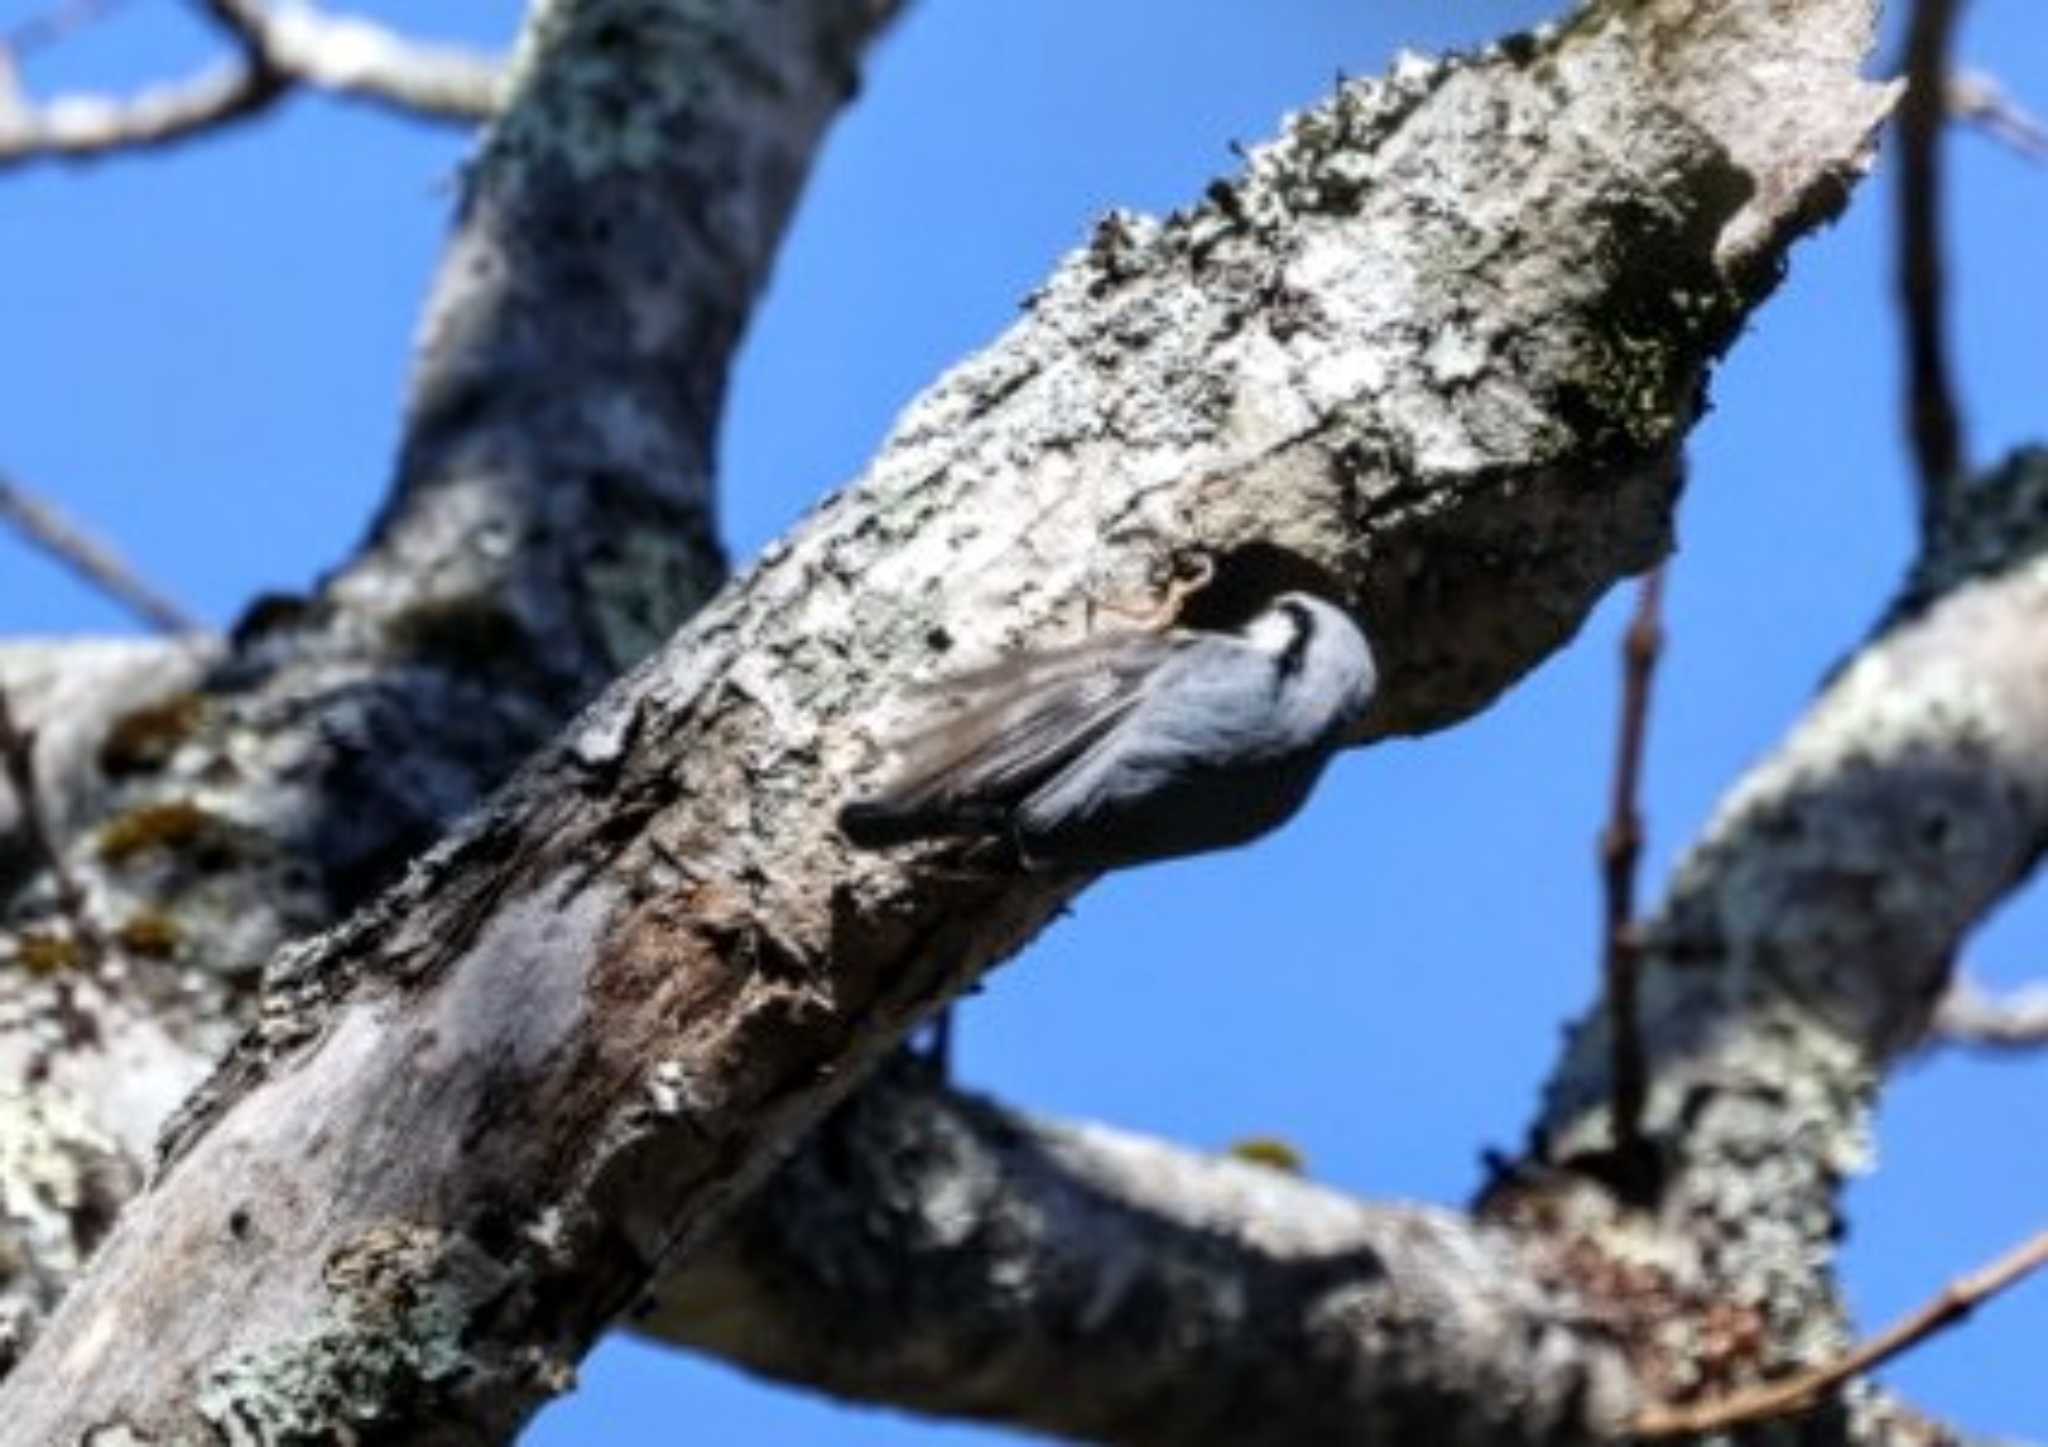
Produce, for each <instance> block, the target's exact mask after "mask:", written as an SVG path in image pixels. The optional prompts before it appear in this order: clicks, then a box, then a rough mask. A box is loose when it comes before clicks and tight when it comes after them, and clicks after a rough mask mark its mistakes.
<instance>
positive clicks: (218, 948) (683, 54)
mask: <svg viewBox="0 0 2048 1447" xmlns="http://www.w3.org/2000/svg"><path fill="white" fill-rule="evenodd" d="M895 8H896V7H895V6H894V5H893V4H891V3H884V0H864V3H852V4H850V3H847V0H810V3H803V4H792V5H783V6H776V7H771V8H770V9H768V10H760V9H756V8H754V7H740V8H737V9H735V10H734V11H732V12H731V13H726V12H721V11H718V10H715V9H711V10H707V9H706V8H705V7H701V6H694V5H688V4H682V3H674V0H667V3H602V0H589V3H566V0H565V3H555V4H542V5H538V6H537V7H536V9H535V12H534V15H533V18H532V24H531V27H530V33H529V34H528V36H527V38H526V41H525V43H524V45H523V46H522V51H521V59H520V64H519V73H518V76H517V78H516V83H515V95H514V97H513V99H512V101H511V103H510V107H509V111H508V115H507V119H506V123H505V125H504V126H503V127H502V128H501V129H500V130H499V131H498V132H497V133H495V135H494V137H493V139H492V141H491V143H490V144H489V145H488V146H487V147H486V148H485V150H484V152H483V154H482V155H481V156H480V157H479V158H478V160H477V161H476V162H475V164H474V166H473V167H472V169H471V172H470V174H469V176H468V178H467V179H468V184H467V188H466V192H465V199H464V206H463V210H462V214H461V215H460V216H459V217H458V221H457V226H456V229H455V232H454V235H453V238H452V240H451V243H450V256H449V259H448V261H447V262H446V263H445V264H444V266H443V268H442V275H441V278H440V280H439V281H438V283H437V285H436V287H435V291H434V296H433V299H432V301H431V303H430V306H429V309H428V317H427V322H426V325H425V327H424V329H423V336H422V339H421V345H420V353H419V358H418V361H417V364H416V373H415V378H414V384H413V389H412V391H413V395H412V399H411V403H410V409H409V416H408V418H407V427H406V435H405V438H406V440H405V447H404V453H403V455H402V456H401V458H400V460H399V467H398V471H397V475H396V477H395V479H394V484H393V492H392V498H391V501H390V502H389V503H388V504H387V506H386V508H385V510H384V513H383V515H382V517H381V518H380V519H379V521H378V523H377V526H376V528H375V530H374V532H373V534H372V536H371V537H370V538H368V539H367V540H366V541H365V543H364V544H363V546H362V547H361V548H360V549H359V550H358V552H357V553H356V555H355V556H354V557H353V558H352V559H351V560H350V561H349V562H348V563H347V565H346V566H345V567H343V568H342V569H341V570H340V571H338V572H337V573H336V574H335V575H333V576H332V577H330V578H329V579H327V580H326V581H325V582H324V583H323V584H322V585H321V586H320V588H319V589H318V590H317V591H316V592H315V593H314V595H313V596H311V597H310V598H306V599H291V598H271V599H265V600H263V601H261V602H260V603H258V604H257V605H256V606H255V607H254V608H252V610H251V611H250V613H249V615H248V616H247V617H246V618H245V619H244V620H243V622H242V623H241V624H240V625H239V626H238V628H237V629H236V631H235V635H234V637H233V638H232V639H230V640H226V641H224V642H222V643H218V644H204V643H199V644H191V645H183V644H181V645H177V646H175V647H169V648H166V647H164V646H160V645H79V644H57V643H50V644H33V643H30V644H16V645H13V646H10V647H6V648H0V686H5V687H6V688H7V689H8V692H9V697H10V700H11V702H12V703H13V704H14V706H15V710H16V712H17V714H18V715H19V716H20V717H21V718H22V719H23V720H24V721H25V722H27V723H28V724H30V725H31V726H34V727H36V728H37V730H38V733H39V739H38V744H37V749H36V755H37V764H38V775H39V777H40V780H41V782H42V784H43V791H44V794H45V797H46V801H47V803H48V804H49V806H50V808H49V813H50V814H51V817H52V822H53V825H54V829H55V832H56V834H57V836H58V837H59V839H60V840H63V841H67V842H68V844H69V848H68V849H67V853H68V855H69V856H70V867H71V872H72V873H73V874H74V875H75V876H76V877H77V878H78V879H79V880H80V881H81V882H82V883H83V884H84V886H85V888H86V892H87V895H88V900H89V914H90V917H91V923H92V925H93V928H94V930H95V931H96V932H97V933H98V934H100V935H101V936H103V937H104V939H105V941H106V943H107V954H106V957H105V958H103V959H101V960H99V961H98V962H97V963H94V962H92V961H90V960H88V959H87V958H86V952H85V951H84V950H83V949H82V948H81V947H80V944H79V941H77V940H76V939H75V938H74V937H73V933H72V931H71V930H70V929H69V927H68V924H67V922H66V921H65V920H64V919H63V918H62V916H61V912H60V911H58V910H57V909H56V908H55V900H54V896H53V893H52V890H51V888H50V881H49V879H48V878H47V877H46V876H43V875H41V873H40V860H39V858H38V855H37V851H36V849H35V848H34V847H33V844H32V841H30V840H29V839H27V838H26V836H25V835H24V834H23V833H22V831H21V829H20V828H19V818H18V814H17V812H16V810H15V807H14V802H13V801H12V800H11V799H0V894H4V896H5V897H6V898H7V901H8V907H7V914H6V916H5V918H6V923H7V928H5V929H0V960H4V961H5V962H6V963H7V964H9V965H11V966H19V965H20V964H24V963H31V962H33V963H36V964H39V965H42V966H46V967H48V966H54V968H43V969H39V970H36V971H30V970H25V969H22V968H18V967H15V968H8V969H5V970H4V971H0V1080H4V1081H5V1082H6V1084H7V1090H6V1092H5V1093H4V1094H0V1139H4V1140H5V1142H6V1161H7V1165H6V1167H5V1169H0V1240H4V1244H5V1247H6V1251H5V1255H6V1258H7V1260H8V1261H9V1262H10V1263H14V1264H13V1265H12V1266H10V1267H9V1268H8V1269H6V1270H5V1271H0V1360H6V1361H11V1360H12V1359H13V1357H14V1356H15V1355H16V1354H17V1353H18V1352H19V1351H20V1350H21V1349H22V1348H23V1347H24V1346H25V1344H26V1342H27V1341H28V1339H29V1338H30V1337H31V1336H32V1335H33V1333H34V1331H35V1330H36V1328H37V1326H38V1324H39V1322H40V1320H41V1318H42V1316H43V1314H44V1313H46V1312H47V1310H48V1309H49V1308H50V1307H51V1306H52V1305H54V1303H55V1301H56V1299H57V1298H58V1296H59V1295H61V1293H62V1291H63V1290H64V1289H65V1288H66V1287H68V1285H69V1283H70V1281H71V1279H72V1277H73V1275H74V1274H75V1272H76V1270H77V1268H78V1266H79V1264H80V1263H81V1262H82V1261H83V1259H84V1257H85V1255H86V1254H87V1252H88V1251H89V1250H90V1248H91V1246H92V1245H93V1244H94V1242H96V1240H97V1239H98V1236H99V1235H100V1234H101V1233H102V1232H103V1231H104V1230H105V1228H106V1225H107V1224H108V1222H109V1221H110V1219H111V1216H112V1209H111V1208H112V1206H113V1205H117V1204H118V1202H119V1200H120V1198H121V1197H122V1196H124V1195H125V1194H126V1190H127V1189H128V1187H126V1186H123V1185H122V1184H121V1183H124V1182H132V1181H133V1180H134V1179H135V1178H136V1177H137V1176H138V1175H139V1173H140V1168H141V1166H142V1165H143V1164H145V1163H146V1162H147V1160H148V1159H149V1155H150V1152H151V1150H152V1148H153V1142H154V1141H155V1139H156V1137H157V1134H158V1133H159V1132H160V1130H161V1129H162V1126H163V1123H164V1121H165V1119H166V1118H167V1116H168V1114H169V1112H170V1111H171V1110H172V1108H173V1107H174V1106H175V1105H176V1103H177V1102H178V1100H180V1099H182V1098H183V1096H184V1095H185V1094H186V1093H187V1092H188V1091H189V1089H190V1088H191V1087H192V1086H193V1085H194V1084H196V1083H197V1082H198V1081H199V1080H201V1079H203V1078H204V1076H205V1074H206V1073H207V1071H208V1070H209V1069H210V1068H211V1066H212V1064H213V1062H214V1061H215V1060H216V1059H217V1058H218V1056H219V1054H220V1053H221V1051H222V1050H223V1049H224V1048H225V1046H226V1045H227V1043H228V1042H229V1041H231V1040H232V1039H233V1038H234V1036H235V1034H236V1033H238V1032H239V1030H240V1029H241V1028H242V1026H243V1024H244V1023H245V1021H246V1020H247V1018H248V1016H249V1011H250V1007H251V1004H252V1000H253V990H252V987H253V985H254V982H255V976H256V971H257V970H258V969H259V968H260V967H261V966H262V964H263V963H264V962H265V961H266V960H268V959H269V958H270V956H271V955H272V954H273V953H274V952H275V951H276V949H277V947H278V946H279V945H280V944H281V943H282V942H284V941H286V940H289V939H292V938H294V937H297V936H299V935H302V934H304V933H306V932H308V931H310V930H313V929H317V928H321V927H324V926H326V925H328V924H331V923H332V922H333V921H334V920H335V919H336V918H338V917H340V916H341V915H342V914H345V913H346V912H347V911H348V910H350V909H352V908H354V907H355V906H356V905H357V904H359V903H360V902H361V901H362V899H363V898H365V897H366V896H367V895H368V894H370V893H371V892H373V891H374V890H375V889H377V888H379V887H381V886H382V885H383V884H385V883H387V882H388V881H389V879H390V878H391V877H392V876H393V875H394V874H395V873H396V871H397V870H398V868H399V867H400V866H401V865H402V864H403V863H404V861H405V860H406V859H407V858H408V857H409V856H411V855H412V854H414V853H416V852H417V851H418V850H419V849H420V848H421V847H423V846H424V845H425V844H426V843H427V842H429V841H431V840H432V839H433V838H434V837H435V836H436V835H437V834H438V833H439V832H440V831H441V830H442V829H443V828H444V827H445V826H446V824H447V823H448V822H449V821H450V820H451V819H453V818H454V817H456V816H457V815H459V814H460V813H461V812H462V811H463V810H465V809H467V808H469V807H470V806H471V805H472V804H473V803H474V802H475V801H476V799H477V798H478V797H479V796H480V794H481V793H482V792H483V791H484V790H485V789H487V788H488V787H490V786H491V785H493V784H495V783H497V782H498V781H500V780H501V779H503V778H504V776H505V775H506V774H507V773H509V772H510V770H511V769H512V767H513V766H514V765H515V764H516V763H517V762H518V760H519V759H520V758H521V757H523V756H524V755H525V754H526V753H527V752H529V751H530V750H531V749H532V748H534V747H535V746H536V745H538V744H539V743H540V742H541V741H542V740H543V739H545V738H546V736H547V735H548V733H549V732H550V731H552V730H553V729H555V728H556V727H558V726H559V725H560V723H561V721H562V720H563V719H564V718H565V717H566V716H567V715H568V714H569V713H570V712H571V711H572V710H573V709H574V708H575V707H576V706H578V705H579V704H581V703H582V702H583V701H585V700H586V699H588V698H589V697H590V696H591V695H592V694H593V693H594V692H595V691H596V690H597V689H598V688H599V687H600V686H601V685H602V684H603V683H604V682H605V681H607V680H608V679H610V678H612V677H613V676H615V675H616V674H617V672H618V671H619V670H620V669H621V668H623V667H625V666H626V665H628V664H630V663H631V662H633V661H635V660H636V659H638V658H639V657H641V656H642V655H644V654H645V653H646V652H647V651H648V650H649V649H650V648H652V647H653V646H654V645H655V644H656V643H657V642H659V641H660V639H661V638H662V637H664V636H665V635H666V634H667V633H668V631H669V630H670V629H672V628H673V627H674V626H675V624H676V623H677V622H679V621H680V620H681V619H682V618H683V617H684V616H685V615H686V614H687V613H688V612H690V611H691V610H692V609H694V608H695V607H696V606H697V605H698V604H699V603H700V602H701V601H702V600H703V599H704V598H706V597H708V596H710V594H711V593H712V592H714V591H715V590H716V588H717V587H718V586H719V584H720V583H721V582H722V581H723V579H724V576H725V562H724V558H723V556H722V554H721V553H720V551H719V549H718V547H717V544H716V541H715V531H716V520H715V509H714V504H713V493H712V488H711V474H712V465H713V459H712V450H713V438H714V433H715V425H716V420H717V414H718V410H719V405H720V400H721V396H722V392H723V387H724V377H725V373H726V368H727V366H728V364H729V362H730V359H731V353H732V349H733V346H734V344H735V342H736V340H737V338H738V335H739V332H740V330H741V327H742V325H743V323H744V320H745V317H746V315H747V313H748V310H749V308H750V304H751V301H752V298H753V296H754V295H755V293H756V292H758V290H759V289H760V286H761V284H762V282H763V280H764V279H765V277H766V274H767V270H768V267H769V264H770V261H771V259H772V256H773V253H774V249H775V246H776V244H777V242H778V240H779V237H780V233H781V229H782V227H783V225H784V223H785V222H786V220H787V217H788V214H789V211H790V208H791V206H792V205H793V204H794V201H795V198H796V195H797V193H798V189H799V187H800V185H801V183H802V180H803V178H804V175H805V172H806V170H807V167H808V165H809V163H810V160H811V158H812V156H813V155H814V154H815V152H816V149H817V146H818V144H819V142H820V140H821V139H822V135H823V130H824V126H825V124H826V123H827V122H828V121H829V120H830V118H831V116H832V115H833V114H834V113H835V112H836V110H837V108H838V107H839V106H841V105H842V104H843V103H844V102H845V101H846V100H847V99H849V98H850V96H851V95H852V93H853V90H854V86H855V77H856V75H857V73H858V70H859V65H860V56H861V52H862V49H863V47H864V45H865V43H866V41H867V40H868V39H869V38H870V37H871V36H872V35H873V34H875V33H876V32H877V31H878V30H879V28H880V27H881V26H882V25H884V24H885V23H886V21H887V20H888V18H889V17H890V15H891V14H892V13H893V11H894V9H895ZM707 198H709V199H707ZM81 1033H85V1034H89V1035H90V1036H91V1037H92V1040H91V1041H90V1042H88V1047H87V1048H75V1045H76V1037H77V1036H79V1035H80V1034H81ZM80 1163H85V1164H86V1165H87V1166H89V1167H90V1171H91V1177H92V1180H93V1181H95V1182H102V1183H106V1184H105V1189H94V1190H81V1189H79V1187H78V1185H77V1181H78V1179H79V1174H80V1171H81V1169H82V1167H81V1164H80ZM55 1244H61V1250H60V1249H55Z"/></svg>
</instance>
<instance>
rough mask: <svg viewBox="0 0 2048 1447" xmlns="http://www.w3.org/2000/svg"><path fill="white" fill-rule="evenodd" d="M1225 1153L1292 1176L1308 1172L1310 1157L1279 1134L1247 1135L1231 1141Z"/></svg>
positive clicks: (1233, 1157) (1235, 1158)
mask: <svg viewBox="0 0 2048 1447" xmlns="http://www.w3.org/2000/svg"><path fill="white" fill-rule="evenodd" d="M1225 1154H1227V1155H1229V1156H1230V1157H1231V1158H1232V1159H1234V1160H1240V1161H1249V1162H1250V1163H1251V1164H1252V1165H1255V1166H1264V1167H1265V1168H1266V1169H1267V1170H1269V1171H1285V1172H1286V1173H1287V1174H1288V1175H1290V1176H1303V1175H1307V1174H1308V1157H1307V1156H1304V1155H1303V1154H1302V1153H1301V1152H1300V1150H1298V1149H1297V1148H1296V1147H1295V1146H1294V1145H1293V1144H1292V1143H1291V1142H1288V1141H1284V1140H1282V1139H1280V1137H1278V1136H1270V1135H1255V1136H1247V1137H1246V1138H1245V1139H1243V1140H1241V1141H1233V1142H1231V1145H1230V1149H1229V1150H1228V1151H1227V1152H1225Z"/></svg>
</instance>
